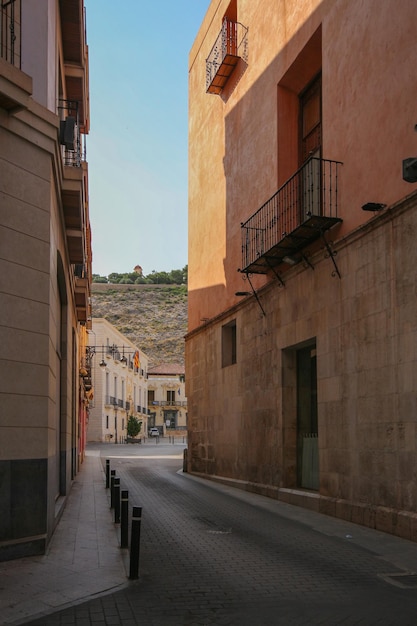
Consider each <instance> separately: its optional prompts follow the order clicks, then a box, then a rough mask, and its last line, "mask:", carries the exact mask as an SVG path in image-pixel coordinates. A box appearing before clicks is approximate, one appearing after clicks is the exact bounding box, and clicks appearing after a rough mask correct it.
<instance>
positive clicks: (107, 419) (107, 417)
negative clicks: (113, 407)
mask: <svg viewBox="0 0 417 626" xmlns="http://www.w3.org/2000/svg"><path fill="white" fill-rule="evenodd" d="M108 427H109V416H108V415H106V428H108Z"/></svg>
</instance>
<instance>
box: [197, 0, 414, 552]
mask: <svg viewBox="0 0 417 626" xmlns="http://www.w3.org/2000/svg"><path fill="white" fill-rule="evenodd" d="M382 8H383V10H382ZM414 12H415V5H414V2H413V1H412V0H405V1H404V2H402V3H401V5H398V3H396V2H395V1H394V0H385V2H384V3H383V7H382V6H381V3H380V2H378V0H368V1H367V2H366V3H363V2H361V1H360V0H340V1H339V2H327V1H321V0H309V1H307V0H306V1H305V2H299V1H298V0H288V2H276V1H275V0H264V2H262V3H255V2H252V1H251V0H232V1H230V0H220V1H217V0H216V1H215V2H214V1H213V2H211V4H210V6H209V8H208V11H207V14H206V16H205V19H204V21H203V23H202V25H201V28H200V31H199V33H198V35H197V38H196V40H195V43H194V45H193V48H192V50H191V53H190V58H189V274H188V278H189V281H188V286H189V296H188V303H189V331H188V334H187V337H186V372H187V397H188V403H189V407H188V410H189V417H188V429H189V449H188V470H189V471H190V472H192V473H196V474H201V475H204V476H207V477H210V478H212V479H214V480H221V481H226V482H230V483H231V484H234V485H236V486H240V487H242V488H244V489H248V490H253V491H257V492H259V493H262V494H265V495H268V496H271V497H274V498H278V499H280V500H282V501H285V502H288V503H292V504H296V505H300V506H304V507H308V508H313V509H315V510H317V511H320V512H323V513H328V514H330V515H334V516H338V517H340V518H343V519H348V520H351V521H353V522H357V523H361V524H364V525H368V526H371V527H374V528H378V529H380V530H383V531H388V532H392V533H395V534H398V535H400V536H402V537H406V538H409V539H416V540H417V492H416V490H415V475H416V473H417V454H416V453H417V402H416V398H417V394H416V391H417V377H416V372H417V368H416V360H417V316H416V285H417V282H416V273H415V267H416V262H417V258H416V246H415V244H414V234H415V233H416V232H417V187H416V180H417V171H414V169H415V160H413V159H412V157H415V156H416V154H417V136H416V134H415V132H414V126H415V124H416V121H417V119H416V92H417V89H416V82H415V76H414V72H413V67H412V66H413V63H412V59H413V58H414V56H415V55H416V53H417V40H416V37H415V25H414V24H415V20H414ZM399 103H401V106H399Z"/></svg>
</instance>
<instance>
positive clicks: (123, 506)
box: [120, 489, 129, 548]
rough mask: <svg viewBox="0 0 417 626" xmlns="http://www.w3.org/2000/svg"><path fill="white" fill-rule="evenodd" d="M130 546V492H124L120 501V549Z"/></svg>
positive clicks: (124, 490) (125, 490)
mask: <svg viewBox="0 0 417 626" xmlns="http://www.w3.org/2000/svg"><path fill="white" fill-rule="evenodd" d="M128 546H129V492H128V490H127V489H123V490H122V496H121V499H120V547H121V548H127V547H128Z"/></svg>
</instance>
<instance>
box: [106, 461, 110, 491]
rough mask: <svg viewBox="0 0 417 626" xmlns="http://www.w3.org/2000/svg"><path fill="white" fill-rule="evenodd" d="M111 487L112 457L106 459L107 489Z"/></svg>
mask: <svg viewBox="0 0 417 626" xmlns="http://www.w3.org/2000/svg"><path fill="white" fill-rule="evenodd" d="M109 487H110V459H106V489H108V488H109Z"/></svg>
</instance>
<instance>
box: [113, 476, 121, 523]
mask: <svg viewBox="0 0 417 626" xmlns="http://www.w3.org/2000/svg"><path fill="white" fill-rule="evenodd" d="M114 523H115V524H120V478H115V479H114Z"/></svg>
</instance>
